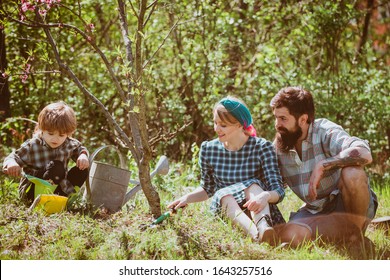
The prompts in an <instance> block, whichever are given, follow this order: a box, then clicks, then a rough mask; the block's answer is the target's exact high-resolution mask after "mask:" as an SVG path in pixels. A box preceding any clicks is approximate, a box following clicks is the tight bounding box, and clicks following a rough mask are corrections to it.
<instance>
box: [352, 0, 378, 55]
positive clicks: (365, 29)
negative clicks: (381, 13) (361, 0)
mask: <svg viewBox="0 0 390 280" xmlns="http://www.w3.org/2000/svg"><path fill="white" fill-rule="evenodd" d="M373 7H374V0H367V7H366V11H367V12H366V16H365V17H364V25H363V33H362V37H361V38H360V41H359V45H358V48H357V51H356V56H355V59H359V58H360V57H361V55H362V51H363V47H364V45H365V44H366V42H367V37H368V31H369V30H368V29H369V26H370V20H371V15H372V9H373Z"/></svg>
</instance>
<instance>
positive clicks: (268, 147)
mask: <svg viewBox="0 0 390 280" xmlns="http://www.w3.org/2000/svg"><path fill="white" fill-rule="evenodd" d="M199 165H200V167H201V173H202V180H201V186H202V187H203V189H204V190H205V191H206V192H207V194H208V196H209V197H211V196H214V197H213V201H212V205H211V210H215V211H218V208H220V199H221V198H222V197H223V196H224V195H227V194H231V195H232V196H233V197H234V198H235V199H236V201H237V202H238V203H242V202H244V201H245V193H244V189H245V188H247V187H249V186H251V185H252V184H254V183H256V184H258V185H259V186H260V187H262V188H263V189H264V190H267V191H271V190H274V191H276V192H277V193H278V194H279V201H278V202H280V201H281V200H282V199H283V197H284V189H283V184H282V177H281V175H280V172H279V168H278V163H277V158H276V154H275V150H274V147H273V145H272V143H271V142H269V141H266V140H265V139H263V138H258V137H249V139H248V141H247V143H245V145H244V146H243V147H242V148H241V149H240V150H239V151H234V152H232V151H228V150H226V149H225V147H224V146H223V144H222V143H221V142H220V141H219V140H218V139H214V140H212V141H205V142H203V143H202V145H201V150H200V158H199Z"/></svg>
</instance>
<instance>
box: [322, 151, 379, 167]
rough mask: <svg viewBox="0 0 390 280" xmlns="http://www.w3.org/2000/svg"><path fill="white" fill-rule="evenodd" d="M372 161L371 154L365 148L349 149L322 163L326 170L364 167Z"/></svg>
mask: <svg viewBox="0 0 390 280" xmlns="http://www.w3.org/2000/svg"><path fill="white" fill-rule="evenodd" d="M371 161H372V157H371V153H370V152H369V151H368V150H367V149H364V148H349V149H347V150H345V151H343V152H341V153H340V154H338V155H336V156H334V157H331V158H327V159H325V160H324V162H323V163H322V166H323V168H324V170H331V169H336V168H343V167H346V166H364V165H366V164H369V163H370V162H371Z"/></svg>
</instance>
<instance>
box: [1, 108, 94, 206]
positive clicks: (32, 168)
mask: <svg viewBox="0 0 390 280" xmlns="http://www.w3.org/2000/svg"><path fill="white" fill-rule="evenodd" d="M76 126H77V122H76V116H75V113H74V111H73V109H72V108H70V107H69V106H68V105H67V104H66V103H64V102H62V101H60V102H56V103H52V104H49V105H47V106H46V107H45V108H44V109H43V110H42V111H41V112H40V113H39V116H38V125H37V129H36V132H35V133H34V136H33V138H31V139H29V140H27V141H26V142H24V143H23V144H22V146H21V147H20V148H19V149H18V150H16V151H14V152H12V153H11V154H10V155H9V156H7V157H6V158H5V159H4V163H3V171H4V173H6V174H8V175H11V176H20V175H21V170H22V168H23V171H24V173H26V174H29V175H32V176H36V177H40V178H42V175H43V174H44V173H45V171H46V168H47V166H50V162H58V161H59V162H61V163H62V166H61V168H62V167H63V168H64V171H65V174H66V176H65V179H63V180H62V181H61V182H60V183H59V185H58V187H57V188H56V190H55V191H54V193H55V194H59V195H64V196H68V195H69V194H70V193H72V192H73V190H74V186H79V187H81V186H82V184H83V183H84V182H85V180H86V179H87V176H88V167H89V161H88V156H89V153H88V150H87V149H86V148H85V147H84V146H82V145H81V143H80V142H79V141H78V140H76V139H74V138H71V135H72V134H73V132H74V131H75V130H76ZM70 159H72V160H73V161H74V162H76V166H74V167H73V168H72V169H70V170H69V172H67V169H68V163H69V160H70ZM34 188H35V185H34V184H32V183H31V182H29V181H28V180H27V178H25V177H22V179H21V181H20V185H19V195H20V197H21V198H22V199H23V200H26V201H27V202H31V201H33V200H34Z"/></svg>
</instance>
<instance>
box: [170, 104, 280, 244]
mask: <svg viewBox="0 0 390 280" xmlns="http://www.w3.org/2000/svg"><path fill="white" fill-rule="evenodd" d="M213 115H214V130H215V132H216V133H217V135H218V138H217V139H214V140H212V141H205V142H203V143H202V145H201V149H200V159H199V165H200V167H201V174H202V179H201V186H200V187H199V188H197V189H195V190H194V191H193V192H191V193H189V194H186V195H184V196H183V197H181V198H179V199H177V200H175V201H173V202H172V203H170V204H169V205H168V207H169V208H174V209H178V208H182V207H185V206H187V204H189V203H194V202H201V201H204V200H207V199H208V198H209V197H212V203H211V210H212V211H213V212H214V213H218V214H219V213H222V214H224V215H226V216H227V217H229V218H230V219H231V220H232V221H233V223H235V224H238V225H239V226H240V227H241V228H242V229H244V231H245V232H246V233H247V234H249V235H250V236H251V237H252V239H253V240H256V241H259V242H267V243H270V244H273V243H274V242H275V241H276V240H275V239H276V237H275V230H274V229H273V227H272V224H281V223H285V221H284V219H283V216H282V215H281V213H280V212H279V209H278V208H277V206H276V205H275V204H276V203H279V202H280V201H281V200H282V199H283V197H284V189H283V187H282V178H281V176H280V173H279V169H278V164H277V159H276V155H275V152H274V148H273V146H272V143H271V142H269V141H267V140H265V139H263V138H259V137H256V130H255V129H254V127H253V124H252V116H251V114H250V112H249V110H248V108H247V107H246V105H245V104H244V103H243V102H242V101H241V100H240V99H238V98H235V97H226V98H224V99H222V100H220V101H219V102H218V103H217V104H216V105H215V106H214V110H213ZM244 210H248V211H249V212H250V217H249V215H245V214H244V215H242V213H243V211H244Z"/></svg>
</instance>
